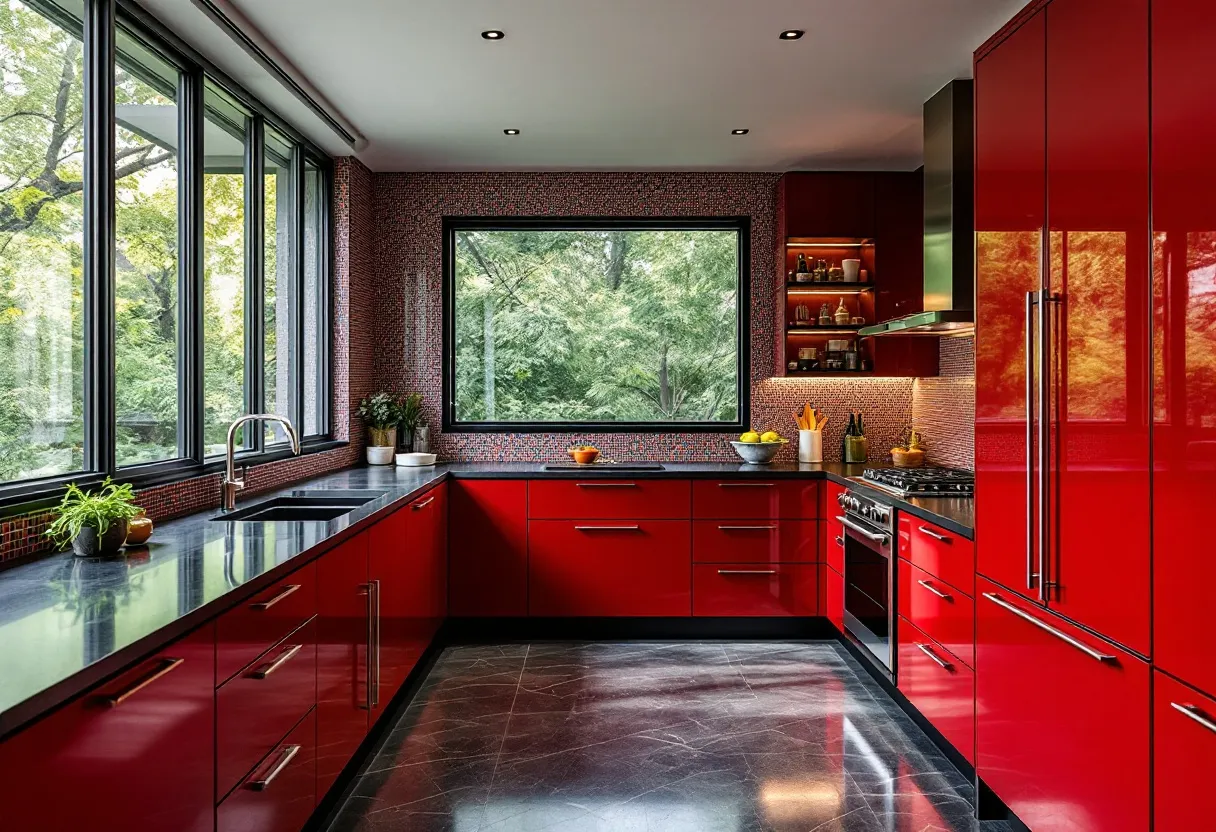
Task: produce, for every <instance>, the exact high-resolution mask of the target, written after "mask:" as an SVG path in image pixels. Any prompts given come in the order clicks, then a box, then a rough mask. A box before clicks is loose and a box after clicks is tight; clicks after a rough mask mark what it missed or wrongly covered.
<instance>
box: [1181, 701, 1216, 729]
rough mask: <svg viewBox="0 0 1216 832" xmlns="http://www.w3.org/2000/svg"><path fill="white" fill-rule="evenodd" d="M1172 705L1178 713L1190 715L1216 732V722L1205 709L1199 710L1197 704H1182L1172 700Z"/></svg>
mask: <svg viewBox="0 0 1216 832" xmlns="http://www.w3.org/2000/svg"><path fill="white" fill-rule="evenodd" d="M1170 707H1171V708H1173V709H1174V710H1175V711H1177V712H1178V713H1180V714H1182V715H1183V716H1186V717H1190V718H1191V719H1193V720H1195V721H1196V722H1198V723H1199V724H1200V725H1202V726H1203V727H1204V728H1207V729H1208V730H1209V731H1211V732H1212V733H1213V734H1216V722H1213V721H1212V720H1211V719H1209V718H1208V717H1207V716H1206V715H1205V714H1204V713H1203V711H1201V710H1199V708H1198V707H1197V706H1195V705H1181V704H1179V703H1177V702H1171V703H1170Z"/></svg>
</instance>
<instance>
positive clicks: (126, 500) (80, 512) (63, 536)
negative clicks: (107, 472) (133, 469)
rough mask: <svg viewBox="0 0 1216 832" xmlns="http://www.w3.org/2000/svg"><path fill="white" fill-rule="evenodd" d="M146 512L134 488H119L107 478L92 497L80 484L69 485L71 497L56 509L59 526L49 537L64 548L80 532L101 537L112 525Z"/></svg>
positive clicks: (56, 521)
mask: <svg viewBox="0 0 1216 832" xmlns="http://www.w3.org/2000/svg"><path fill="white" fill-rule="evenodd" d="M141 511H143V509H142V508H140V507H139V506H137V505H135V491H134V489H132V488H131V486H130V484H128V483H123V484H122V485H118V484H116V483H114V482H112V481H111V480H110V478H109V477H106V480H105V482H103V483H102V484H101V488H99V489H98V490H97V492H96V493H93V494H89V493H88V492H86V491H84V490H83V489H81V488H80V487H79V486H77V485H76V483H69V484H68V487H67V493H66V494H64V495H63V500H62V501H61V502H60V503H59V507H58V508H57V509H56V513H57V514H56V517H55V522H53V523H52V524H51V526H50V528H48V529H47V530H46V534H47V536H48V537H50V538H51V539H52V540H54V541H55V542H56V543H57V544H59V545H60V546H63V545H66V544H68V543H70V542H71V541H72V540H73V539H74V538H75V537H76V536H77V535H79V534H80V530H81V529H84V528H89V529H95V530H96V531H97V535H98V537H100V536H101V535H103V534H105V533H106V530H107V529H109V528H110V525H111V524H112V523H117V522H119V521H125V520H130V519H131V518H132V517H134V516H135V515H137V514H139V513H140V512H141Z"/></svg>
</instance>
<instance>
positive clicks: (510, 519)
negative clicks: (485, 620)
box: [448, 480, 528, 616]
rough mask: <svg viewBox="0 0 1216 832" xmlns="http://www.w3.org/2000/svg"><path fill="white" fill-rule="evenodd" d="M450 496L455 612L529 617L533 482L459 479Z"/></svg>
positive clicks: (451, 601) (451, 579) (451, 602)
mask: <svg viewBox="0 0 1216 832" xmlns="http://www.w3.org/2000/svg"><path fill="white" fill-rule="evenodd" d="M449 493H450V495H451V505H450V506H449V509H448V516H449V518H450V523H449V543H450V547H449V548H450V558H449V567H448V581H449V585H448V603H449V612H450V613H451V614H452V615H453V616H524V615H527V614H528V482H527V480H456V481H454V482H452V483H451V491H450V492H449Z"/></svg>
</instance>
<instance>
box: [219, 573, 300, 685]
mask: <svg viewBox="0 0 1216 832" xmlns="http://www.w3.org/2000/svg"><path fill="white" fill-rule="evenodd" d="M316 576H317V564H316V562H315V561H314V562H313V563H310V564H308V565H307V566H304V567H301V568H300V569H297V570H296V571H295V572H292V573H291V574H290V575H288V576H287V577H286V578H284V579H283V580H281V581H279V582H278V583H276V584H274V585H273V586H270V587H268V588H267V589H264V590H262V591H261V592H259V593H258V594H257V595H255V596H254V597H252V598H250V599H249V600H248V601H245V602H244V603H242V604H241V605H240V606H239V607H236V608H235V609H232V610H229V611H228V612H226V613H224V614H223V615H221V616H220V617H219V619H218V620H217V621H216V631H215V648H216V657H215V671H216V672H215V679H216V682H217V683H218V684H223V682H224V681H225V680H227V679H230V678H231V677H232V676H233V674H235V673H237V672H238V671H239V670H241V669H243V668H244V667H245V665H247V664H249V663H250V662H251V661H253V660H254V659H256V658H257V657H258V656H260V655H262V654H263V653H265V652H266V650H268V649H269V648H270V647H271V645H274V644H278V643H279V642H280V641H281V640H282V639H283V638H284V637H285V636H286V635H287V634H288V633H290V632H291V631H293V630H295V629H296V628H297V627H299V626H300V625H301V624H303V623H304V622H305V621H307V620H308V619H310V618H312V617H313V615H315V614H316V612H317V577H316Z"/></svg>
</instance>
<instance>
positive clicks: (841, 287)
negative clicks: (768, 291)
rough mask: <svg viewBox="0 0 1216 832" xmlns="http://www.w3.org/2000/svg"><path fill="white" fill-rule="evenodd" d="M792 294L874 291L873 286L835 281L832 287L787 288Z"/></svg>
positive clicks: (848, 293) (849, 293)
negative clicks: (852, 284) (851, 284)
mask: <svg viewBox="0 0 1216 832" xmlns="http://www.w3.org/2000/svg"><path fill="white" fill-rule="evenodd" d="M785 291H786V294H790V295H859V294H861V293H862V292H872V291H874V287H873V286H850V285H849V284H848V283H833V284H831V288H829V287H827V286H824V287H822V288H815V289H794V288H789V289H786V290H785Z"/></svg>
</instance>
